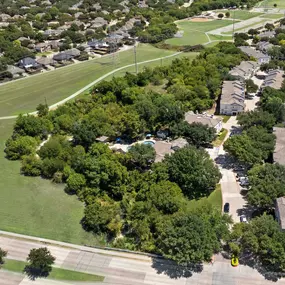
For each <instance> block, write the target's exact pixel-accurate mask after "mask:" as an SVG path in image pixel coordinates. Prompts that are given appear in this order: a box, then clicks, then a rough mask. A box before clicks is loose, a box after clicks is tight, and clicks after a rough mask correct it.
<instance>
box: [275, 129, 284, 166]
mask: <svg viewBox="0 0 285 285" xmlns="http://www.w3.org/2000/svg"><path fill="white" fill-rule="evenodd" d="M273 133H274V135H275V136H276V142H275V150H274V153H273V160H274V162H277V163H279V164H282V165H285V128H277V127H274V128H273Z"/></svg>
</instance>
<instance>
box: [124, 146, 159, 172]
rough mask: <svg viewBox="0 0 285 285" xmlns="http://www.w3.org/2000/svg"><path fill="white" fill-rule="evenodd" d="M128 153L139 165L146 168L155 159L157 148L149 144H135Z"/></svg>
mask: <svg viewBox="0 0 285 285" xmlns="http://www.w3.org/2000/svg"><path fill="white" fill-rule="evenodd" d="M128 153H129V154H130V159H131V161H132V162H133V163H134V164H135V165H136V166H138V167H140V168H142V169H145V168H147V167H148V166H149V165H151V164H152V163H153V162H154V160H155V155H156V153H155V149H154V148H153V146H151V145H149V144H143V143H142V144H135V145H133V146H131V148H130V149H129V151H128Z"/></svg>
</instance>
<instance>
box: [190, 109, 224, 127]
mask: <svg viewBox="0 0 285 285" xmlns="http://www.w3.org/2000/svg"><path fill="white" fill-rule="evenodd" d="M185 121H186V122H187V123H188V124H192V123H201V124H203V125H207V126H209V127H213V128H214V127H216V126H217V125H218V124H219V123H220V122H221V119H215V118H212V117H211V116H207V115H202V114H194V113H193V112H192V111H189V112H187V113H186V114H185Z"/></svg>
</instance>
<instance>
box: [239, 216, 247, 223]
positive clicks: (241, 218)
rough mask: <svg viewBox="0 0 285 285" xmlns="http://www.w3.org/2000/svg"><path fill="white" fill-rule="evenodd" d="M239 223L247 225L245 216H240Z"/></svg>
mask: <svg viewBox="0 0 285 285" xmlns="http://www.w3.org/2000/svg"><path fill="white" fill-rule="evenodd" d="M240 222H241V223H248V221H247V218H246V216H245V215H241V216H240Z"/></svg>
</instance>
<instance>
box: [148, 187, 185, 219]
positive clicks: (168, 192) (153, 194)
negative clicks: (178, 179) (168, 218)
mask: <svg viewBox="0 0 285 285" xmlns="http://www.w3.org/2000/svg"><path fill="white" fill-rule="evenodd" d="M146 196H147V199H148V200H149V201H151V203H152V204H153V205H154V206H155V207H156V208H157V209H158V210H159V211H161V212H162V213H163V214H173V213H175V212H177V211H178V210H179V209H180V208H181V206H182V205H183V203H184V202H185V200H184V197H183V194H182V191H181V189H180V188H179V187H178V185H177V184H175V183H172V182H170V181H161V182H159V183H157V184H153V185H151V187H150V189H149V192H148V193H147V194H146Z"/></svg>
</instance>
